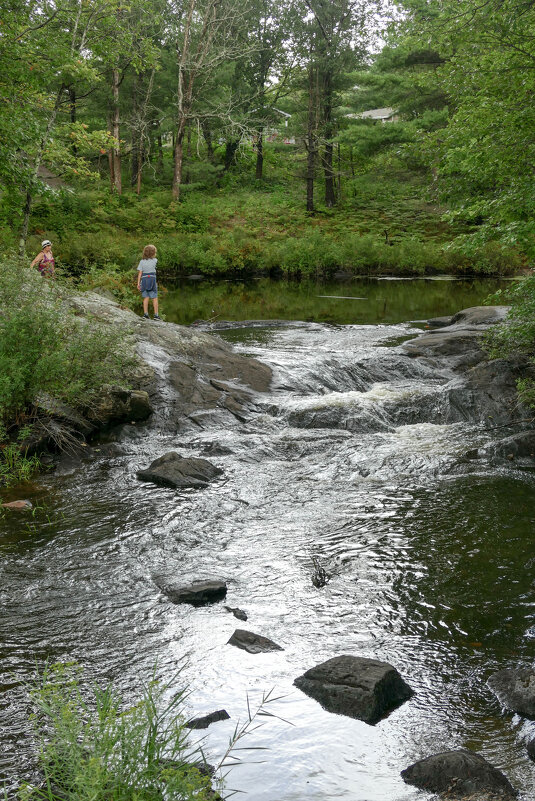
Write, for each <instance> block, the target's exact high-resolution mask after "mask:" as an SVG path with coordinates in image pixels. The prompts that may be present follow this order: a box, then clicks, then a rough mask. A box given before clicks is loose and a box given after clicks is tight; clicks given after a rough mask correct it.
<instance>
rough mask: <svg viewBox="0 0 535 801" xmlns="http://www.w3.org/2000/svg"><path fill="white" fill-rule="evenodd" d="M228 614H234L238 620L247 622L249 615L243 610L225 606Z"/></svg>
mask: <svg viewBox="0 0 535 801" xmlns="http://www.w3.org/2000/svg"><path fill="white" fill-rule="evenodd" d="M225 609H226V610H227V612H232V614H233V615H234V617H237V618H238V620H247V613H246V612H244V611H243V609H239V608H238V607H237V606H225Z"/></svg>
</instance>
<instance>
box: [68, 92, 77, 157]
mask: <svg viewBox="0 0 535 801" xmlns="http://www.w3.org/2000/svg"><path fill="white" fill-rule="evenodd" d="M69 116H70V119H71V125H74V124H75V122H76V89H75V88H74V86H69ZM72 152H73V155H74V156H76V155H77V153H78V148H77V147H76V145H75V144H73V146H72Z"/></svg>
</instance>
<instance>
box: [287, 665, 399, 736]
mask: <svg viewBox="0 0 535 801" xmlns="http://www.w3.org/2000/svg"><path fill="white" fill-rule="evenodd" d="M294 684H295V686H296V687H298V688H299V689H300V690H302V691H303V692H304V693H306V694H307V695H309V696H310V697H311V698H314V699H315V700H316V701H319V703H320V704H321V705H322V707H323V708H324V709H326V710H327V711H328V712H335V713H336V714H338V715H347V716H348V717H350V718H356V719H357V720H363V721H364V722H365V723H369V724H374V723H377V722H378V721H379V720H381V718H383V717H385V716H386V715H387V714H388V713H389V712H390V711H391V710H393V709H395V708H396V707H398V706H400V704H402V703H403V702H404V701H406V700H408V699H409V698H411V696H412V695H414V690H412V689H411V687H409V685H408V684H407V683H406V682H405V681H404V680H403V679H402V678H401V676H400V674H399V673H398V671H397V670H396V669H395V668H394V667H392V665H389V664H388V663H387V662H380V661H379V660H377V659H365V658H364V657H360V656H335V657H334V658H333V659H328V660H327V661H326V662H323V663H322V664H320V665H316V667H313V668H311V669H310V670H307V671H306V673H304V674H303V675H302V676H299V677H298V678H297V679H296V680H295V681H294Z"/></svg>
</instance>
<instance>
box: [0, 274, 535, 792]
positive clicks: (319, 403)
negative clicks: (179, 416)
mask: <svg viewBox="0 0 535 801" xmlns="http://www.w3.org/2000/svg"><path fill="white" fill-rule="evenodd" d="M384 283H385V286H386V285H387V283H388V288H387V289H385V290H381V291H382V292H383V294H387V293H390V294H389V295H388V297H389V298H390V297H391V296H392V298H395V297H396V292H395V289H396V287H395V286H394V282H384ZM435 283H436V284H437V285H438V283H439V282H434V283H433V287H434V286H435ZM460 283H463V282H460ZM426 284H427V282H426ZM442 284H443V286H444V289H442V290H440V291H443V292H447V293H452V292H453V291H454V289H455V298H454V301H455V304H456V305H455V307H451V303H453V301H451V298H450V301H451V303H450V304H449V303H448V302H446V301H445V300H444V298H442V300H439V301H438V302H437V303H436V304H434V310H433V313H434V314H447V313H451V312H453V311H456V310H458V309H460V308H463V307H466V306H470V305H474V304H475V303H477V302H480V301H481V300H482V299H483V298H484V296H485V295H486V294H487V292H488V290H489V287H488V285H479V286H476V285H474V284H473V283H472V282H471V283H470V284H469V285H468V286H465V290H466V291H464V293H463V287H462V286H460V285H457V282H445V281H444V282H442ZM453 284H456V286H455V288H454V287H453ZM405 286H409V282H398V289H400V291H403V292H405V291H406V290H405V289H403V290H401V287H405ZM410 287H411V288H412V289H411V292H410V293H409V292H407V294H408V296H410V297H411V303H412V304H413V305H412V306H411V308H410V309H405V311H402V310H401V309H396V311H395V318H396V319H390V318H388V319H386V320H385V319H384V318H381V317H380V316H378V315H377V314H376V317H375V319H374V320H369V319H366V320H364V321H362V320H360V319H356V320H355V319H353V321H349V320H347V319H345V320H344V322H343V323H342V322H341V321H340V320H337V321H336V324H334V323H333V321H329V322H324V321H318V320H317V319H316V320H315V321H304V322H292V323H290V324H284V323H281V324H279V325H274V326H273V325H269V326H267V325H264V326H262V325H256V326H249V327H246V328H243V327H234V328H230V329H229V330H228V331H222V332H220V333H221V335H222V336H224V337H226V338H228V339H229V340H230V341H232V342H233V344H234V346H235V347H236V348H237V349H238V350H240V351H241V352H243V353H247V354H252V355H254V356H256V357H257V358H259V359H260V360H262V361H264V362H266V363H268V364H269V365H270V366H271V367H272V369H273V371H274V381H273V385H272V389H271V391H270V392H269V393H268V394H267V395H266V396H258V398H257V410H256V412H255V413H254V414H252V415H251V416H250V417H249V418H248V419H247V420H246V421H245V422H240V421H239V420H237V419H235V418H234V421H233V423H232V424H230V423H229V418H228V417H225V418H221V422H220V423H218V418H217V416H215V417H214V418H213V420H212V422H211V424H210V426H207V427H206V428H204V429H203V428H199V427H198V426H190V427H185V428H184V430H183V431H180V432H179V433H177V434H175V435H165V436H164V435H161V434H157V433H156V431H155V429H152V428H151V425H150V424H149V425H147V426H135V427H134V426H125V427H123V428H122V429H121V432H120V435H119V434H118V435H116V436H115V437H114V436H112V437H111V438H108V439H111V440H112V442H111V444H110V443H109V442H104V441H103V442H102V443H100V444H99V443H97V444H96V446H95V448H94V449H88V452H87V457H86V458H85V460H84V461H83V463H82V464H81V465H77V464H76V463H70V462H69V461H68V460H67V461H65V463H64V464H63V466H62V467H61V469H60V470H59V475H58V474H51V475H48V476H47V475H44V476H42V477H41V478H40V479H39V480H38V482H36V483H35V484H33V485H31V486H30V487H26V488H24V497H30V498H31V499H32V501H33V502H34V503H36V504H37V509H36V512H35V514H34V516H33V517H31V518H25V519H24V522H22V521H21V518H20V517H15V516H13V517H11V518H6V519H4V520H3V521H2V523H3V530H2V532H1V533H0V547H1V551H0V553H1V559H0V600H1V603H2V616H1V619H0V660H1V661H0V664H1V666H2V676H3V678H2V693H1V695H0V732H1V733H0V743H1V751H2V755H1V756H0V770H1V771H2V773H3V774H4V775H5V776H7V777H8V778H9V780H10V781H11V782H12V781H13V780H14V778H16V777H17V776H19V777H20V776H24V775H29V774H30V773H31V769H32V758H31V747H30V738H29V733H30V724H29V722H28V720H27V710H28V704H27V700H26V697H25V694H24V691H23V689H22V688H21V687H20V684H19V683H18V680H19V679H20V678H21V677H22V678H27V677H28V676H29V675H31V673H32V671H33V670H34V668H35V665H36V663H37V664H39V663H41V662H42V661H43V660H44V659H45V658H50V659H54V660H69V659H74V660H77V661H78V662H80V663H81V664H83V665H84V666H85V668H86V673H87V676H88V677H90V678H92V677H94V678H98V679H103V678H108V679H113V680H115V681H116V682H117V684H118V685H119V686H120V687H121V689H122V690H123V691H124V692H125V693H126V695H127V696H128V697H131V698H135V696H136V693H137V692H138V691H139V688H140V684H141V682H142V681H143V680H146V679H147V678H148V677H149V676H150V672H151V669H152V667H153V665H154V664H155V663H156V662H157V663H158V669H159V671H160V673H161V674H162V675H164V676H170V675H172V674H173V672H174V671H175V670H176V669H177V667H178V666H182V671H181V679H180V680H181V682H183V683H184V684H187V685H188V686H189V689H190V695H189V698H188V712H189V713H191V714H192V715H201V714H205V713H207V712H210V711H213V710H215V709H220V708H225V709H226V710H227V711H228V713H229V714H230V716H231V720H229V721H224V722H219V723H216V724H213V725H212V726H211V727H210V729H209V730H208V733H207V735H206V750H207V752H208V755H209V757H211V758H212V761H217V756H218V754H221V753H222V752H223V751H224V749H225V747H226V744H227V741H228V738H229V736H230V735H231V733H232V731H233V729H234V726H235V725H236V722H237V720H238V719H242V720H243V719H244V716H245V715H246V711H247V695H248V696H249V698H250V702H251V705H252V706H253V707H254V706H255V705H256V704H257V703H258V702H259V701H260V698H261V696H262V693H263V692H267V691H269V690H272V689H273V690H274V692H275V694H276V695H277V696H282V697H281V698H280V699H279V700H278V701H276V702H274V703H273V704H272V705H270V706H269V707H268V709H269V710H270V711H271V712H273V713H274V714H276V715H278V716H280V718H283V719H284V720H279V719H278V718H265V719H264V721H265V723H264V726H263V727H262V728H260V729H258V730H256V731H255V732H254V733H252V734H251V735H249V736H248V737H247V739H246V740H245V742H244V743H243V744H244V745H250V746H253V747H255V748H256V747H263V748H266V749H267V750H266V751H254V750H253V751H251V752H240V757H241V760H242V764H240V765H239V766H237V767H235V768H233V769H232V771H231V773H230V775H229V777H228V779H227V786H228V787H229V788H234V789H239V790H242V791H244V792H245V793H246V797H247V798H250V799H251V801H303V799H305V798H306V799H307V801H326V800H327V799H338V800H339V801H341V800H345V801H409V800H410V799H422V800H425V799H430V798H431V796H429V795H428V794H426V793H425V792H423V793H422V792H420V791H416V790H414V788H410V787H408V786H407V785H405V784H404V783H403V781H402V779H401V777H400V775H399V774H400V771H401V770H402V769H403V768H405V767H407V766H408V765H409V764H411V763H412V762H414V761H415V760H417V759H420V758H423V757H425V756H428V755H430V754H432V753H436V752H438V751H441V750H445V749H448V748H458V747H468V748H471V749H474V750H477V751H478V752H479V753H481V754H482V755H483V756H485V757H486V758H487V759H489V761H490V762H492V763H493V764H494V765H495V766H497V767H499V768H500V769H502V770H503V771H504V772H505V773H506V774H507V776H508V777H509V779H510V780H511V782H512V783H513V785H515V786H516V787H518V788H519V789H521V791H522V796H521V798H523V799H524V801H527V800H528V799H530V798H533V797H534V795H535V774H534V771H533V767H532V764H531V763H530V762H529V760H528V758H527V756H526V754H525V745H524V744H523V742H522V741H523V740H525V738H526V737H527V736H528V734H529V735H531V736H532V735H533V734H534V733H535V730H534V728H533V724H529V723H525V722H522V721H520V719H518V718H516V717H514V716H512V715H509V714H503V713H502V711H501V710H500V707H499V704H498V703H497V701H496V699H495V697H494V695H493V694H492V693H491V692H490V690H489V689H488V687H487V686H486V680H487V678H488V676H489V675H490V673H491V672H493V671H494V670H496V669H498V668H502V667H513V666H517V665H518V664H522V665H531V664H532V663H533V658H534V648H535V638H534V636H533V635H534V629H533V628H532V627H533V625H534V623H535V619H534V615H535V612H534V604H535V597H534V594H533V569H532V567H533V554H532V547H531V540H532V531H533V524H534V512H533V509H534V508H535V505H534V501H535V480H534V475H533V473H532V472H530V471H526V470H524V471H522V470H519V469H516V468H515V467H514V466H512V465H511V466H506V467H499V468H498V467H490V466H488V465H486V463H485V462H479V461H478V462H471V461H468V460H466V459H464V453H465V452H466V451H467V450H469V449H471V448H474V447H477V446H480V445H483V444H485V443H487V442H489V441H490V440H491V439H492V437H493V436H494V437H495V436H498V435H497V434H496V432H493V431H488V430H486V426H485V425H481V424H479V423H476V422H474V421H470V420H464V421H460V420H459V419H458V417H457V416H456V414H455V413H454V410H452V409H451V408H450V407H449V405H448V401H447V397H446V395H445V393H444V387H445V386H446V384H447V383H448V381H450V380H451V379H452V378H453V376H452V374H450V373H449V371H448V370H447V369H446V368H444V369H443V370H437V369H436V368H433V369H432V368H431V367H429V366H426V364H425V363H424V362H422V361H421V360H418V359H408V358H407V357H406V355H404V353H403V352H402V351H401V350H400V347H399V343H400V342H402V341H403V340H404V339H405V338H407V337H408V336H410V335H414V334H417V333H419V330H420V328H421V320H422V319H423V317H424V316H429V312H428V313H427V314H426V315H423V314H421V313H420V312H421V309H422V308H423V307H425V308H427V307H428V301H427V300H426V299H425V297H424V295H425V289H426V286H425V285H424V284H423V282H410ZM315 289H316V294H318V295H331V296H332V295H337V296H339V297H338V298H333V297H331V298H323V299H321V300H322V302H328V303H330V304H344V303H346V304H347V303H352V304H357V303H364V301H356V300H354V299H353V300H345V299H344V297H343V296H344V295H352V296H353V297H356V293H357V292H358V293H359V294H360V293H361V290H362V289H366V287H355V286H352V288H351V289H348V287H347V286H345V288H344V285H336V286H333V285H331V286H327V287H326V286H320V287H318V286H317V285H316V286H315ZM367 289H368V292H370V289H371V288H370V287H369V286H368V287H367ZM373 289H374V290H375V291H377V287H376V286H375V285H374V287H373ZM188 291H189V290H188ZM197 291H199V290H197ZM218 291H219V290H218ZM224 291H225V290H224V289H223V290H221V292H222V293H223V294H224ZM237 291H238V290H236V289H233V290H232V293H234V292H237ZM240 291H242V290H240ZM433 291H438V290H435V289H434V288H433ZM183 294H184V291H183ZM362 295H363V296H364V293H363V292H362ZM376 297H378V294H377V295H376ZM448 297H449V296H448ZM398 299H399V296H398ZM283 303H284V300H283V299H281V300H280V304H283ZM441 303H442V305H440V304H441ZM211 304H213V298H212V297H210V298H209V300H208V301H206V302H204V305H203V304H202V303H201V302H200V300H199V303H198V309H196V310H195V317H200V318H203V319H207V317H209V314H208V312H211V310H212V308H215V307H214V306H213V305H211ZM426 304H427V305H426ZM208 306H210V308H209V309H208ZM376 308H378V309H382V308H384V303H383V305H382V306H381V304H380V303H378V302H377V303H376ZM387 308H388V303H387ZM197 311H199V312H200V313H197ZM251 311H252V310H251ZM248 312H249V309H245V308H244V307H243V301H242V316H243V317H247V318H251V319H252V318H253V317H256V318H258V317H260V316H261V315H259V314H258V313H257V314H254V313H251V314H249V313H248ZM334 313H335V312H333V314H334ZM359 313H360V312H359ZM362 313H363V314H364V313H365V312H362ZM367 313H368V312H366V314H367ZM216 314H217V319H218V320H219V319H223V315H222V314H218V312H215V313H214V315H213V316H215V315H216ZM336 314H337V315H338V314H343V315H346V316H347V315H348V314H351V315H355V314H357V313H356V312H355V311H354V310H351V311H348V310H347V309H344V310H343V312H339V311H336ZM385 314H386V311H385ZM400 315H401V317H400ZM266 316H268V317H277V316H279V317H282V315H281V314H280V313H279V314H274V313H272V309H269V310H268V311H267V312H266ZM303 316H304V317H306V316H310V315H303ZM316 316H317V315H316ZM225 317H226V318H227V319H232V316H231V315H228V314H227V315H225ZM294 319H295V317H294ZM418 321H420V322H418ZM487 427H488V426H487ZM500 436H503V432H502V433H501V434H500ZM118 438H119V439H120V447H119V448H117V446H115V445H114V443H113V439H118ZM169 450H178V451H179V452H180V453H183V454H187V455H196V456H197V455H198V456H204V457H205V458H208V459H210V460H211V461H213V462H214V463H215V464H217V465H218V466H220V467H222V468H223V470H224V476H223V478H222V479H221V480H218V481H216V482H215V483H213V484H212V485H210V487H209V488H208V489H206V490H203V491H201V492H199V491H193V490H186V491H173V490H169V489H164V488H157V487H153V486H152V485H147V484H142V483H140V482H138V481H137V480H136V478H135V471H136V470H138V469H140V468H141V467H145V466H146V465H147V464H148V463H149V462H150V461H151V460H152V459H153V458H156V457H157V456H159V455H161V454H162V453H164V452H166V451H169ZM18 492H19V496H20V489H19V491H18ZM313 556H315V557H317V558H318V559H320V561H321V563H322V564H323V566H324V567H325V568H326V570H328V572H329V573H331V574H332V577H331V580H330V581H329V583H328V584H327V585H326V586H325V587H323V588H321V589H318V588H316V587H314V586H313V584H312V582H311V576H312V572H313V566H312V557H313ZM164 568H165V570H166V571H167V572H169V571H171V572H172V573H174V574H175V575H176V576H177V577H184V580H185V581H187V580H188V579H189V578H190V577H192V576H194V577H218V578H223V579H225V580H226V581H227V583H228V586H229V591H228V595H227V601H226V603H228V604H229V605H230V606H237V607H240V608H242V609H244V610H246V612H247V614H248V616H249V619H248V621H247V623H245V624H243V623H241V622H240V621H237V620H235V618H234V617H233V616H232V615H231V614H229V613H228V612H226V611H225V610H224V608H223V606H222V605H221V604H217V605H213V606H210V607H204V608H192V607H189V606H176V605H173V604H171V603H169V602H168V601H167V599H166V598H165V597H163V596H162V594H161V593H160V592H159V590H158V589H157V587H156V585H155V583H154V581H153V580H152V576H153V575H154V574H155V573H157V572H159V571H160V570H162V569H164ZM235 628H248V629H250V630H251V631H254V632H256V633H259V634H263V635H266V636H268V637H270V638H271V639H273V640H274V641H275V642H277V643H278V644H279V645H281V646H282V647H283V648H284V650H283V651H280V652H274V653H271V654H259V655H256V656H252V655H249V654H246V653H244V652H243V651H241V650H238V649H236V648H233V647H232V646H229V645H227V644H226V643H227V640H228V639H229V637H230V636H231V634H232V632H233V631H234V629H235ZM345 653H347V654H356V655H361V656H366V657H376V658H379V659H383V660H385V661H388V662H390V663H391V664H393V665H394V666H395V667H396V668H397V669H398V670H399V671H400V673H401V674H402V676H403V677H404V678H405V679H406V680H407V681H408V682H409V684H410V685H411V686H412V687H413V688H414V689H415V691H416V694H415V696H414V697H413V698H412V699H411V700H410V701H408V702H406V703H405V704H404V705H403V706H401V707H400V708H399V709H397V710H395V711H394V712H393V713H392V714H390V716H389V717H387V718H386V719H385V720H383V721H381V722H380V723H379V724H377V725H376V726H368V725H366V724H365V723H362V722H360V721H357V720H352V719H350V718H346V717H343V716H339V715H333V714H330V713H328V712H325V711H324V710H322V708H321V707H320V706H319V704H317V703H316V702H315V701H313V700H312V699H310V698H308V697H306V696H305V695H303V694H302V693H301V692H300V691H299V690H297V689H296V688H295V687H293V684H292V683H293V680H294V679H295V678H296V677H297V676H299V675H301V674H302V673H303V672H304V670H306V669H308V668H309V667H312V666H313V665H315V664H317V663H319V662H321V661H323V660H325V659H328V658H330V657H332V656H337V655H340V654H345ZM259 755H260V756H259ZM259 762H261V764H259Z"/></svg>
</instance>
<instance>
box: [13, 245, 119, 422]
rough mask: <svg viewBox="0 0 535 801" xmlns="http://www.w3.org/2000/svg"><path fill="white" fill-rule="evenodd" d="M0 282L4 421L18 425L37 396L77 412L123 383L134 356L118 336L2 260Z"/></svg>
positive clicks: (31, 275)
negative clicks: (99, 391)
mask: <svg viewBox="0 0 535 801" xmlns="http://www.w3.org/2000/svg"><path fill="white" fill-rule="evenodd" d="M1 269H2V282H1V283H0V309H1V310H2V313H1V315H0V423H3V424H4V426H9V425H10V424H12V423H13V422H19V421H20V418H21V416H22V417H23V416H24V414H25V412H26V411H27V410H28V407H29V406H31V404H32V403H33V402H34V400H35V398H36V396H37V395H38V394H39V393H42V392H47V393H49V394H50V395H51V396H52V397H54V398H56V399H57V400H60V401H64V402H66V403H69V404H71V405H72V406H74V407H75V408H83V407H84V406H87V405H88V404H89V403H90V401H91V398H92V396H93V393H94V392H95V391H96V390H97V389H98V388H99V387H100V386H102V384H105V383H109V382H112V383H118V381H119V382H120V381H121V378H122V379H123V380H124V379H125V375H126V372H127V369H128V367H129V365H130V363H131V362H130V358H129V357H128V356H127V354H126V352H125V351H124V346H123V345H122V343H121V338H120V335H119V333H116V332H110V331H108V330H105V329H104V328H102V327H100V326H97V325H93V324H89V323H88V322H87V321H86V320H84V319H78V318H76V317H75V315H74V314H73V313H72V312H71V311H70V310H69V309H67V308H66V307H65V306H64V305H63V304H62V302H61V299H60V297H59V296H58V294H57V292H56V291H55V287H54V286H53V285H52V283H49V282H48V281H47V280H46V279H44V278H42V277H41V276H40V275H39V274H38V273H37V272H35V271H30V270H26V269H23V268H22V267H21V266H20V265H19V264H18V263H17V262H15V261H14V260H13V261H9V260H4V261H3V262H2V265H1Z"/></svg>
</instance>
